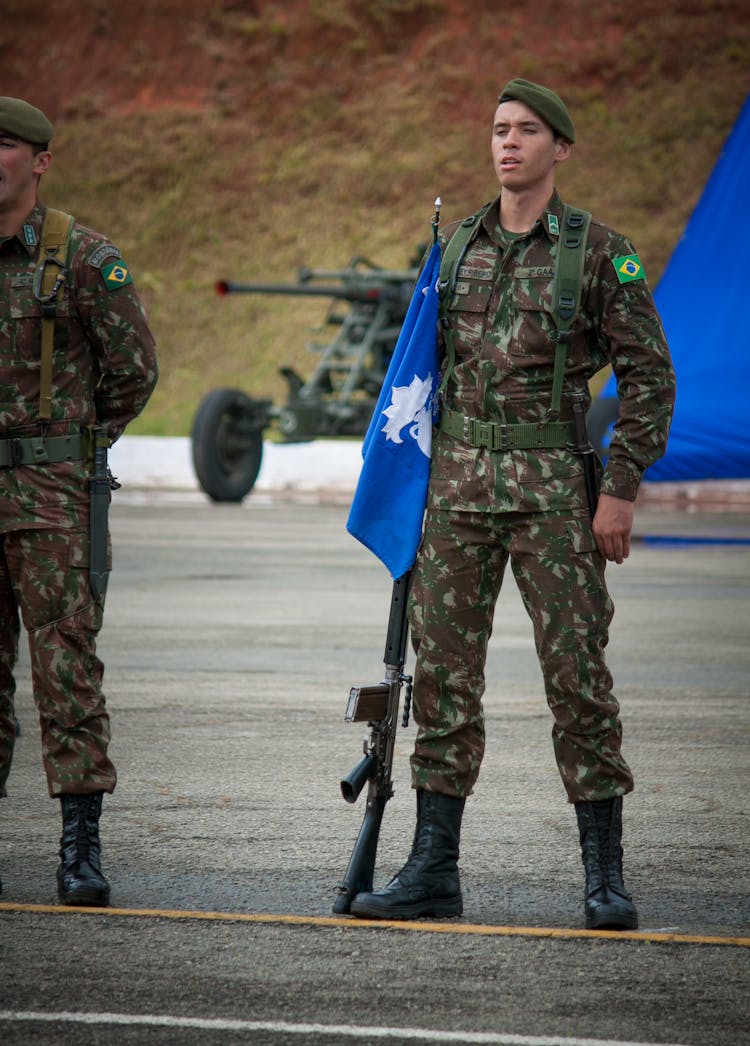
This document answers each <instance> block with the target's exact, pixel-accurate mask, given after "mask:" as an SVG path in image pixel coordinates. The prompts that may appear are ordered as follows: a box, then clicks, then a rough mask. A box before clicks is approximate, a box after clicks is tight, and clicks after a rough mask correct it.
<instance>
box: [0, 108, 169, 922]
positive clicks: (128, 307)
mask: <svg viewBox="0 0 750 1046" xmlns="http://www.w3.org/2000/svg"><path fill="white" fill-rule="evenodd" d="M51 137H52V126H51V124H50V123H49V121H48V120H47V118H46V116H45V115H44V114H43V113H42V112H40V111H39V110H38V109H35V108H34V107H33V106H31V105H29V104H28V103H27V102H25V101H23V100H20V99H16V98H0V352H1V353H2V369H1V370H0V796H5V795H6V782H7V779H8V774H9V771H10V766H11V758H12V755H13V745H14V741H15V729H14V705H13V696H14V691H15V683H14V677H13V669H14V665H15V663H16V658H17V653H18V642H19V636H20V621H19V616H20V619H21V620H22V621H23V624H24V626H25V629H26V631H27V633H28V639H29V650H30V655H31V670H32V682H33V690H34V699H35V702H36V705H37V708H38V711H39V721H40V725H41V737H42V756H43V763H44V769H45V773H46V776H47V784H48V789H49V794H50V796H52V797H58V798H59V799H60V800H61V807H62V818H63V834H62V839H61V846H60V859H61V861H60V866H59V869H58V876H57V878H58V895H59V898H60V900H61V902H62V903H63V904H86V905H99V904H107V903H108V901H109V884H108V883H107V880H106V879H105V878H104V875H103V874H102V870H101V863H100V844H99V832H98V821H99V815H100V811H101V802H102V795H103V793H104V792H110V793H111V792H112V791H113V789H114V787H115V780H116V775H115V768H114V766H113V765H112V762H111V761H110V759H109V757H108V755H107V747H108V744H109V739H110V727H109V717H108V714H107V711H106V709H105V700H104V696H103V694H102V687H101V684H102V674H103V665H102V663H101V661H100V660H99V659H98V657H97V655H96V638H97V634H98V632H99V629H100V628H101V625H102V614H103V609H104V606H103V604H104V598H103V595H102V596H100V597H99V598H98V599H97V598H94V596H93V595H92V590H91V586H90V578H89V547H90V533H89V487H90V484H89V476H90V469H91V453H90V440H89V442H88V443H87V441H86V438H85V434H86V433H87V432H90V430H91V427H92V426H102V427H104V429H105V430H106V437H105V436H102V437H101V438H102V439H105V438H106V439H108V440H109V441H114V440H116V439H117V437H118V436H120V434H121V433H122V432H123V430H124V428H125V426H126V425H127V424H128V422H129V421H130V420H131V419H132V418H134V417H135V416H136V415H137V414H138V413H139V412H140V411H141V410H142V409H143V407H144V406H145V404H146V401H147V400H148V398H149V395H150V394H151V391H152V389H153V387H154V385H155V383H156V377H157V365H156V356H155V348H154V341H153V338H152V336H151V332H150V331H149V327H148V323H147V319H146V316H145V313H144V311H143V308H142V306H141V304H140V302H139V300H138V296H137V294H136V293H135V290H134V288H133V284H132V281H131V278H130V275H129V272H128V269H127V266H126V265H125V263H124V261H123V260H122V259H121V257H120V252H119V251H118V249H117V248H116V247H114V246H113V245H112V244H111V243H110V242H109V241H108V240H107V239H105V238H104V237H103V236H101V235H99V234H98V233H96V232H92V231H91V230H90V229H86V228H84V227H83V226H81V225H78V224H73V225H72V228H71V229H70V232H69V237H68V240H67V252H66V253H65V254H64V255H63V262H62V263H61V264H63V263H64V264H65V265H66V269H67V271H66V272H65V271H63V270H62V269H61V268H60V267H58V270H57V271H58V273H61V274H62V276H63V278H64V282H63V284H62V289H61V291H59V293H58V297H57V308H56V318H55V320H54V335H53V337H52V338H51V339H50V343H51V345H52V347H53V352H52V357H51V358H52V368H51V369H52V375H51V395H50V396H49V397H48V402H47V403H46V404H45V403H44V396H43V395H42V392H43V387H44V386H45V384H46V381H47V379H45V378H44V377H43V376H42V374H41V372H42V370H43V367H42V366H41V358H42V349H41V345H42V339H43V336H42V334H41V328H42V307H41V305H40V300H39V299H40V297H44V295H41V294H40V286H41V285H40V284H39V282H38V281H37V276H38V273H39V267H40V262H41V260H42V258H41V255H42V254H43V253H45V252H44V251H43V250H42V241H43V227H44V223H45V217H46V215H47V208H45V207H44V206H43V205H42V204H41V203H39V201H38V196H37V190H38V183H39V179H40V177H41V176H42V174H44V173H45V171H47V169H48V168H49V166H50V162H51V154H50V152H49V149H48V143H49V141H50V138H51ZM63 217H65V216H64V215H63ZM87 447H88V449H87ZM105 504H106V500H105ZM104 526H105V529H106V522H105V524H104ZM103 541H105V542H106V547H107V550H108V552H109V539H108V535H106V534H105V535H104V536H103ZM106 565H107V564H105V567H106ZM105 578H106V573H105Z"/></svg>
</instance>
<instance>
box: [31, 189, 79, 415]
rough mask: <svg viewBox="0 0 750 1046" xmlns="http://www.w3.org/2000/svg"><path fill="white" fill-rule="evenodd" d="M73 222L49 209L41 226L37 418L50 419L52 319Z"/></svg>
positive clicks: (37, 276)
mask: <svg viewBox="0 0 750 1046" xmlns="http://www.w3.org/2000/svg"><path fill="white" fill-rule="evenodd" d="M72 228H73V218H72V216H71V215H69V214H66V213H65V212H64V211H55V210H51V209H48V210H47V213H46V214H45V216H44V224H43V225H42V243H41V248H40V252H39V253H40V261H39V265H38V267H37V270H36V274H35V276H34V297H35V298H36V300H37V301H38V302H39V304H40V306H41V309H42V357H41V367H40V374H39V417H40V419H41V421H42V422H45V421H49V420H50V418H51V417H52V357H53V349H54V342H55V315H56V313H57V303H58V301H59V299H60V295H61V294H62V289H63V284H64V283H65V280H66V278H67V276H68V269H67V253H68V251H67V246H68V240H69V238H70V231H71V229H72Z"/></svg>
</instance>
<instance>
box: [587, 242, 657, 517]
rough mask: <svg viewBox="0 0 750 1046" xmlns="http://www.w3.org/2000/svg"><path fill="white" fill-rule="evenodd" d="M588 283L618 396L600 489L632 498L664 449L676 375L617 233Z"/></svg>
mask: <svg viewBox="0 0 750 1046" xmlns="http://www.w3.org/2000/svg"><path fill="white" fill-rule="evenodd" d="M594 286H595V287H596V292H595V298H596V311H597V312H598V330H599V341H600V345H601V348H602V350H603V352H604V353H605V355H606V357H607V358H608V359H609V361H610V363H611V364H612V370H613V371H614V374H615V378H616V380H617V395H618V398H619V401H620V411H619V419H618V421H617V422H616V424H615V428H614V433H613V436H612V441H611V443H610V447H609V457H608V461H607V466H606V469H605V472H604V477H603V479H602V484H601V491H602V493H604V494H612V495H614V496H615V497H618V498H624V499H625V500H627V501H634V500H635V497H636V495H637V493H638V486H639V484H640V481H641V477H642V475H643V472H644V471H645V469H647V468H648V466H649V465H652V464H653V463H654V462H655V461H656V460H657V459H658V458H660V457H661V456H662V454H663V453H664V451H665V449H666V445H667V437H668V435H669V426H670V422H671V420H672V410H673V408H674V399H675V374H674V369H673V366H672V359H671V356H670V352H669V347H668V345H667V340H666V337H665V334H664V329H663V327H662V324H661V320H660V318H659V314H658V312H657V309H656V304H655V302H654V299H653V295H652V293H651V291H650V289H649V286H648V283H647V282H646V279H645V275H644V273H643V268H642V265H641V262H640V259H639V258H638V256H637V254H636V252H635V250H634V248H633V245H632V244H631V243H630V242H629V241H628V240H627V239H625V238H624V237H621V236H616V235H613V236H611V237H610V238H609V239H608V241H607V242H606V244H605V246H604V249H603V250H602V251H601V252H600V254H599V258H598V264H597V270H596V276H595V279H594Z"/></svg>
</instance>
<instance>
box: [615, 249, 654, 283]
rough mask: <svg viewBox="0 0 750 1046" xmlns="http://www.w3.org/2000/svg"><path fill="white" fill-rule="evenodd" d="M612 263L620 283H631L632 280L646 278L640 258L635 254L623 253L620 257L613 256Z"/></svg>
mask: <svg viewBox="0 0 750 1046" xmlns="http://www.w3.org/2000/svg"><path fill="white" fill-rule="evenodd" d="M612 264H613V265H614V267H615V272H616V273H617V279H618V280H619V281H620V283H632V282H633V280H645V279H646V273H645V271H644V269H643V265H642V264H641V259H640V258H639V257H638V255H637V254H623V256H622V257H621V258H613V259H612Z"/></svg>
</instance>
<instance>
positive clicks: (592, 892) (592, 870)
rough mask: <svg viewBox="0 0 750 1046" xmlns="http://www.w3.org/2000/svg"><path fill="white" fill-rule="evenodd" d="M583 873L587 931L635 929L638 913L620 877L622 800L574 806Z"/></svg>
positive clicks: (583, 803)
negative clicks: (584, 875)
mask: <svg viewBox="0 0 750 1046" xmlns="http://www.w3.org/2000/svg"><path fill="white" fill-rule="evenodd" d="M575 810H576V817H577V819H578V832H579V837H580V842H581V860H582V861H583V867H584V871H585V874H586V888H585V905H584V911H585V919H586V929H587V930H635V929H637V927H638V912H637V911H636V908H635V905H634V904H633V898H632V897H631V896H630V894H629V893H628V891H627V890H626V888H625V883H624V881H623V877H622V797H621V796H619V797H618V798H616V799H604V800H598V801H594V802H581V803H576V804H575Z"/></svg>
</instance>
